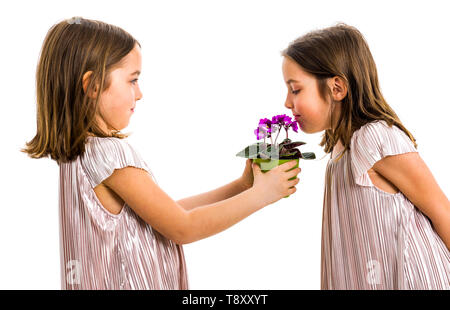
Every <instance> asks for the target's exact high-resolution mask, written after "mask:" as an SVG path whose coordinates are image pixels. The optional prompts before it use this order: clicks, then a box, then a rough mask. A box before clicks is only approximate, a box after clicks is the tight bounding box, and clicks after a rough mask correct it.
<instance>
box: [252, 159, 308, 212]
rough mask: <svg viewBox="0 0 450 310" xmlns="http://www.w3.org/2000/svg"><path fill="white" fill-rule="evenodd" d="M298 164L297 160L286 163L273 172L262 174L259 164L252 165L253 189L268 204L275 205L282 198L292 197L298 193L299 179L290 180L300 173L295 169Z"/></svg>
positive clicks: (298, 169)
mask: <svg viewBox="0 0 450 310" xmlns="http://www.w3.org/2000/svg"><path fill="white" fill-rule="evenodd" d="M296 164H297V162H296V161H295V160H292V161H289V162H287V163H284V164H282V165H280V166H278V167H276V168H273V169H272V170H270V171H268V172H266V173H262V172H261V168H260V167H259V166H258V165H257V164H252V167H253V174H254V183H253V187H254V188H255V189H256V190H257V191H258V193H260V195H261V198H262V199H263V200H264V201H265V202H266V204H271V203H274V202H275V201H278V200H280V199H281V198H283V197H285V196H288V195H291V194H293V193H295V192H296V191H297V189H296V188H295V185H297V184H298V182H299V179H298V178H296V179H294V180H289V179H290V178H293V177H296V176H297V174H299V173H300V171H301V169H300V168H295V169H293V170H291V171H288V170H290V169H292V168H294V167H295V165H296Z"/></svg>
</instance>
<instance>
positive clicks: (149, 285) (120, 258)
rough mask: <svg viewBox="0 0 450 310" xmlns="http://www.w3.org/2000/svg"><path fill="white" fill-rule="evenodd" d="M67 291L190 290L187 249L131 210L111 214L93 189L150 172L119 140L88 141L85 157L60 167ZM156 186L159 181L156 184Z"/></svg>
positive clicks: (63, 274) (63, 273) (63, 277)
mask: <svg viewBox="0 0 450 310" xmlns="http://www.w3.org/2000/svg"><path fill="white" fill-rule="evenodd" d="M59 166H60V186H59V217H60V251H61V287H62V289H68V290H72V289H73V290H76V289H114V290H119V289H125V290H129V289H187V288H188V281H187V274H186V264H185V260H184V254H183V249H182V247H181V246H180V245H177V244H175V243H174V242H172V241H171V240H168V239H166V238H165V237H164V236H162V235H161V234H159V233H158V232H157V231H155V230H154V229H153V228H152V227H151V226H150V225H148V224H147V223H145V222H144V221H143V220H142V219H141V218H140V217H139V216H138V215H137V214H136V213H135V212H134V211H133V210H132V209H131V208H130V207H129V206H128V205H127V204H124V206H123V208H122V210H121V211H120V213H119V214H117V215H115V214H112V213H110V212H109V211H108V210H106V209H105V208H104V207H103V206H102V204H101V203H100V201H99V200H98V198H97V196H96V194H95V192H94V187H95V186H97V185H98V184H100V183H101V182H102V181H103V180H104V179H106V178H107V177H108V176H110V175H111V174H112V173H113V172H114V169H120V168H124V167H127V166H133V167H137V168H141V169H144V170H146V171H147V172H148V173H149V174H150V175H151V176H152V178H153V180H155V179H154V177H153V175H152V173H151V171H150V169H149V168H148V167H147V165H146V163H145V162H144V161H143V160H142V158H141V157H140V156H139V154H138V153H137V152H136V151H135V150H134V149H133V148H132V147H131V146H130V145H129V144H128V143H127V141H125V140H122V139H118V138H99V137H88V138H87V142H86V151H85V153H84V154H83V155H81V156H78V158H77V159H76V160H74V161H72V162H69V163H60V165H59ZM155 182H156V180H155Z"/></svg>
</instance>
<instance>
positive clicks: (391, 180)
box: [282, 24, 450, 289]
mask: <svg viewBox="0 0 450 310" xmlns="http://www.w3.org/2000/svg"><path fill="white" fill-rule="evenodd" d="M282 55H283V56H284V61H283V76H284V80H285V82H286V85H287V87H288V94H287V97H286V102H285V107H286V108H288V109H289V110H291V111H292V114H293V116H294V117H295V118H296V120H297V122H298V124H299V126H300V128H301V130H302V131H303V132H305V133H315V132H320V131H325V134H324V137H323V140H322V142H321V144H320V145H321V146H324V147H325V152H326V153H331V157H330V160H329V162H328V165H327V170H326V178H325V179H326V184H325V195H324V209H323V223H322V263H321V287H322V289H450V253H449V248H450V202H449V200H448V198H447V197H446V196H445V194H444V193H443V191H442V190H441V188H440V187H439V185H438V184H437V183H436V181H435V179H434V178H433V175H432V174H431V172H430V170H429V169H428V167H427V166H426V164H425V163H424V162H423V160H422V159H421V157H420V156H419V153H418V152H417V150H416V148H417V145H416V142H415V139H414V137H413V136H412V134H411V133H410V132H409V131H408V130H407V129H406V128H405V126H404V125H403V123H402V122H401V121H400V119H399V118H398V116H397V115H396V114H395V112H394V111H393V109H392V108H391V107H390V106H389V105H388V104H387V102H386V100H385V99H384V97H383V95H382V93H381V90H380V87H379V84H378V75H377V70H376V66H375V62H374V60H373V58H372V55H371V53H370V50H369V47H368V45H367V42H366V41H365V40H364V37H363V35H362V34H361V33H360V32H359V31H358V30H357V29H356V28H354V27H351V26H347V25H345V24H338V25H336V26H333V27H329V28H325V29H321V30H317V31H313V32H310V33H308V34H306V35H304V36H302V37H300V38H298V39H296V40H295V41H293V42H292V43H291V44H290V45H289V46H288V48H287V49H286V50H284V51H283V52H282Z"/></svg>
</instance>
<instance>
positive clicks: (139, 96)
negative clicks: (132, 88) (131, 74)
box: [136, 87, 144, 101]
mask: <svg viewBox="0 0 450 310" xmlns="http://www.w3.org/2000/svg"><path fill="white" fill-rule="evenodd" d="M143 96H144V95H143V94H142V92H141V89H140V88H139V87H138V88H137V92H136V101H138V100H141V99H142V97H143Z"/></svg>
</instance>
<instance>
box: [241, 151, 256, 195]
mask: <svg viewBox="0 0 450 310" xmlns="http://www.w3.org/2000/svg"><path fill="white" fill-rule="evenodd" d="M253 180H254V178H253V170H252V160H251V159H250V158H248V159H247V161H246V162H245V169H244V173H242V176H241V182H242V185H243V186H244V187H245V188H251V187H252V186H253Z"/></svg>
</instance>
